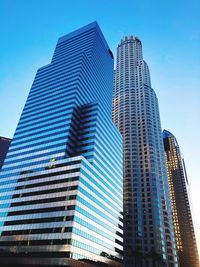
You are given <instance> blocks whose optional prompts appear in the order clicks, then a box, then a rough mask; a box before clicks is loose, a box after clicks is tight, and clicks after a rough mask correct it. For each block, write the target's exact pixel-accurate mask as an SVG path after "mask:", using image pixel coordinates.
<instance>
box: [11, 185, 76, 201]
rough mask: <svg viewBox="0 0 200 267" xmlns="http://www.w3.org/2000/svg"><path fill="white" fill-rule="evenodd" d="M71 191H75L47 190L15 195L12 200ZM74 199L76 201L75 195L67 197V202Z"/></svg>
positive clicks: (62, 188) (62, 189)
mask: <svg viewBox="0 0 200 267" xmlns="http://www.w3.org/2000/svg"><path fill="white" fill-rule="evenodd" d="M70 190H73V189H71V187H60V188H54V189H47V190H41V191H35V192H28V193H21V194H15V195H13V196H12V198H21V197H30V196H39V195H43V194H50V193H59V192H67V191H70ZM74 190H75V189H74ZM72 199H76V196H75V195H71V196H66V200H72Z"/></svg>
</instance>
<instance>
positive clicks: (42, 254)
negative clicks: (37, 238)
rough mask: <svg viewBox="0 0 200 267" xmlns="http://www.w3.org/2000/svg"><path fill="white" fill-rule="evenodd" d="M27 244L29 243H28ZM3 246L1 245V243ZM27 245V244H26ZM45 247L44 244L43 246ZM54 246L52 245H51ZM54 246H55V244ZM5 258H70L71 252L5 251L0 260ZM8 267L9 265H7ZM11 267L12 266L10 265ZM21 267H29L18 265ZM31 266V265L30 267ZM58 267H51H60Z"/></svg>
mask: <svg viewBox="0 0 200 267" xmlns="http://www.w3.org/2000/svg"><path fill="white" fill-rule="evenodd" d="M26 242H27V241H26ZM0 245H1V243H0ZM26 245H27V243H26ZM42 245H44V244H42ZM45 245H47V244H45ZM51 245H52V244H51ZM53 245H54V244H53ZM57 245H60V244H57ZM1 257H3V258H8V257H11V258H16V260H17V258H23V259H24V258H27V257H28V258H35V257H39V258H62V257H64V258H69V257H70V252H67V251H66V252H65V251H50V252H48V251H41V252H27V251H26V252H7V251H4V252H0V258H1ZM6 266H7V265H6ZM8 266H10V267H11V265H8ZM18 266H20V267H27V265H24V264H20V265H18ZM30 266H31V265H30ZM43 266H44V265H35V264H34V267H43ZM59 266H60V265H59ZM59 266H58V265H51V267H59Z"/></svg>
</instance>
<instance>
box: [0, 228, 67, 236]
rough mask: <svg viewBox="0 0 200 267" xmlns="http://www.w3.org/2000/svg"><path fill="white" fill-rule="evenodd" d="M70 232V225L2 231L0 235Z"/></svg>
mask: <svg viewBox="0 0 200 267" xmlns="http://www.w3.org/2000/svg"><path fill="white" fill-rule="evenodd" d="M71 232H72V227H56V228H41V229H26V230H13V231H2V232H1V236H13V235H32V234H33V235H34V234H51V233H71Z"/></svg>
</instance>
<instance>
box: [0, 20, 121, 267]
mask: <svg viewBox="0 0 200 267" xmlns="http://www.w3.org/2000/svg"><path fill="white" fill-rule="evenodd" d="M112 76H113V55H112V52H111V51H110V49H109V47H108V45H107V43H106V41H105V39H104V36H103V34H102V32H101V30H100V28H99V26H98V25H97V23H96V22H94V23H92V24H89V25H87V26H85V27H83V28H81V29H79V30H76V31H74V32H72V33H70V34H68V35H66V36H64V37H61V38H60V39H59V40H58V43H57V46H56V49H55V52H54V55H53V58H52V61H51V63H50V64H48V65H46V66H44V67H42V68H40V69H39V70H38V71H37V74H36V77H35V79H34V82H33V85H32V88H31V91H30V94H29V96H28V99H27V101H26V104H25V107H24V109H23V112H22V115H21V118H20V121H19V124H18V126H17V129H16V132H15V135H14V139H13V142H12V145H11V147H10V149H9V152H8V154H7V157H6V160H5V164H4V166H3V169H2V173H1V178H0V201H1V202H0V216H1V219H0V221H1V227H0V231H1V232H0V256H1V259H0V262H1V263H2V264H3V263H4V266H7V265H6V264H10V265H11V266H14V265H15V264H18V266H20V267H21V266H27V265H32V266H34V267H36V266H44V265H46V266H63V265H65V266H99V265H100V266H108V265H109V266H121V261H122V250H123V246H122V244H123V222H122V208H123V206H122V137H121V135H120V133H119V131H118V130H117V128H116V127H115V125H114V123H113V122H112Z"/></svg>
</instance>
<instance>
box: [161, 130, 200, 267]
mask: <svg viewBox="0 0 200 267" xmlns="http://www.w3.org/2000/svg"><path fill="white" fill-rule="evenodd" d="M163 141H164V147H165V155H166V165H167V173H168V180H169V185H170V194H171V201H172V213H173V221H174V228H175V237H176V246H177V251H178V256H179V264H180V267H198V266H199V259H198V251H197V244H196V239H195V232H194V227H193V222H192V214H191V210H190V203H189V197H188V180H187V175H186V171H185V165H184V161H183V159H182V157H181V152H180V149H179V146H178V143H177V141H176V138H175V136H174V135H173V134H171V133H170V132H168V131H166V130H164V131H163Z"/></svg>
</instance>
